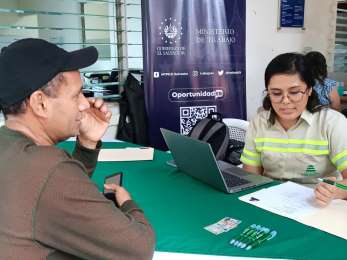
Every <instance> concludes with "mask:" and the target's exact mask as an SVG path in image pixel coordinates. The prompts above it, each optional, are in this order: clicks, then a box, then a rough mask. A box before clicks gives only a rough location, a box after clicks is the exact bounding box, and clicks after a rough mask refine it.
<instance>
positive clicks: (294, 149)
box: [241, 53, 347, 205]
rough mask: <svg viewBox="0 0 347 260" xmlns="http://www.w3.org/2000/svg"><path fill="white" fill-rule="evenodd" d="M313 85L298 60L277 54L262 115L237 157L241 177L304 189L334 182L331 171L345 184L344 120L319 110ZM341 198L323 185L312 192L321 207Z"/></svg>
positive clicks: (303, 62)
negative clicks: (256, 177) (261, 177)
mask: <svg viewBox="0 0 347 260" xmlns="http://www.w3.org/2000/svg"><path fill="white" fill-rule="evenodd" d="M314 83H315V82H314V78H313V77H312V75H311V73H310V71H309V70H308V68H307V63H306V59H305V57H304V56H303V55H301V54H297V53H285V54H281V55H279V56H277V57H275V58H274V59H273V60H272V61H271V62H270V64H269V65H268V66H267V68H266V71H265V87H266V96H265V98H264V100H263V108H264V110H263V111H260V112H259V113H258V114H257V115H256V117H255V118H254V119H253V120H252V121H251V123H250V125H249V128H248V131H247V135H246V141H245V148H244V151H243V154H242V156H241V161H242V162H243V164H244V166H243V167H244V169H245V170H246V171H248V172H252V173H255V174H263V175H266V176H269V177H271V178H274V179H279V180H293V181H297V182H301V183H306V184H313V183H317V178H321V177H323V178H324V177H328V176H337V175H338V173H337V171H336V169H338V170H339V171H340V172H341V173H342V176H343V177H344V178H347V138H346V135H345V131H346V130H347V120H346V119H345V118H344V116H343V115H342V114H340V113H338V112H336V111H334V110H332V109H329V108H326V107H322V106H320V105H319V100H318V98H317V96H316V93H315V92H314V91H313V90H312V87H313V85H314ZM344 182H346V183H347V180H346V181H344ZM345 197H347V193H343V192H341V191H339V190H336V189H335V188H334V187H333V186H331V187H330V186H329V185H326V183H322V184H319V185H318V186H317V189H316V198H317V201H318V203H320V204H321V205H326V204H327V203H329V201H330V200H331V199H332V198H345Z"/></svg>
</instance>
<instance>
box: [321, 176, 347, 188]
mask: <svg viewBox="0 0 347 260" xmlns="http://www.w3.org/2000/svg"><path fill="white" fill-rule="evenodd" d="M318 180H320V181H322V182H325V183H328V184H330V185H333V186H336V187H337V188H340V189H343V190H347V186H346V185H343V184H341V183H337V182H335V181H332V180H327V179H322V178H318Z"/></svg>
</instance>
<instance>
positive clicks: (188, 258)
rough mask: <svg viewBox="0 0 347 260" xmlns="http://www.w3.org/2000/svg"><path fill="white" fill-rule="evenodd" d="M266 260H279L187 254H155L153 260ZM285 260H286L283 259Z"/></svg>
mask: <svg viewBox="0 0 347 260" xmlns="http://www.w3.org/2000/svg"><path fill="white" fill-rule="evenodd" d="M177 259H179V260H246V259H247V260H250V259H252V260H265V259H269V260H270V259H279V258H259V257H241V256H219V255H218V256H217V255H201V254H185V253H171V252H158V251H155V252H154V256H153V260H177ZM282 260H284V259H282Z"/></svg>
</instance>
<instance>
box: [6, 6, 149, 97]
mask: <svg viewBox="0 0 347 260" xmlns="http://www.w3.org/2000/svg"><path fill="white" fill-rule="evenodd" d="M27 37H33V38H41V39H45V40H48V41H50V42H53V43H55V44H57V45H59V46H60V47H62V48H64V49H66V50H68V51H71V50H76V49H79V48H83V47H86V46H90V45H94V46H95V47H96V48H97V49H98V51H99V59H98V61H97V62H96V63H95V64H94V65H92V66H90V67H88V68H86V69H83V70H82V71H81V73H82V74H83V76H85V85H84V88H85V90H86V92H88V91H87V90H90V91H91V92H97V91H99V90H100V93H105V92H107V93H108V94H110V95H111V96H112V95H113V96H114V97H118V95H117V93H118V88H119V86H120V85H121V84H120V82H122V80H123V79H124V77H125V75H126V73H127V71H128V69H129V68H135V69H142V66H143V65H142V33H141V4H140V0H128V1H127V0H117V1H116V0H30V1H28V0H16V1H14V0H1V2H0V48H2V47H3V46H7V45H8V44H10V43H11V42H13V41H15V40H19V39H22V38H27Z"/></svg>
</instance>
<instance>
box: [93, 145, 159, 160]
mask: <svg viewBox="0 0 347 260" xmlns="http://www.w3.org/2000/svg"><path fill="white" fill-rule="evenodd" d="M153 154H154V149H153V148H152V147H127V148H119V149H101V150H100V153H99V157H98V161H112V162H125V161H148V160H153Z"/></svg>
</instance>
